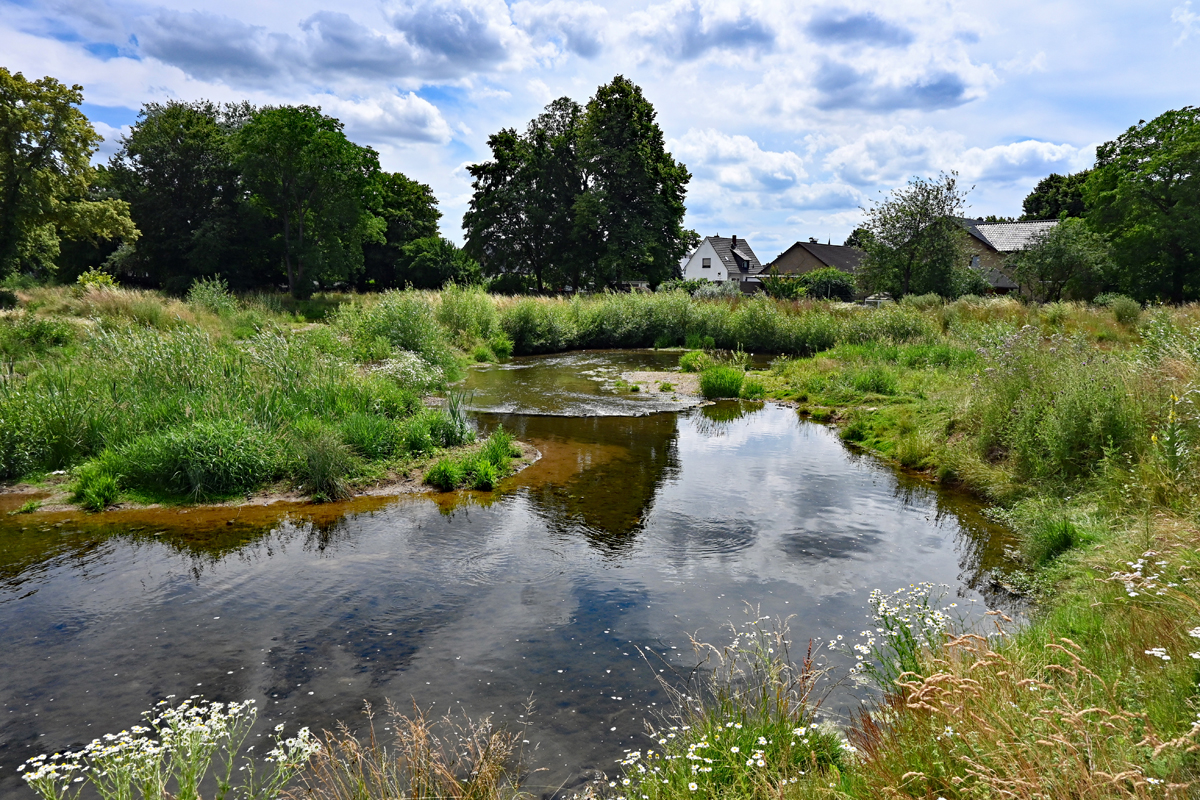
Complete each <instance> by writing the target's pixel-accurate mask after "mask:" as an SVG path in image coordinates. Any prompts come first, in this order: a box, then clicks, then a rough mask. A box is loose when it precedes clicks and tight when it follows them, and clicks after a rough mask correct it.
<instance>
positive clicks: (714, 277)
mask: <svg viewBox="0 0 1200 800" xmlns="http://www.w3.org/2000/svg"><path fill="white" fill-rule="evenodd" d="M706 258H710V259H712V261H711V262H710V263H711V264H712V266H711V267H709V268H708V269H705V268H704V266H703V264H704V259H706ZM683 277H684V279H685V280H689V281H693V280H700V279H704V280H710V281H715V282H718V283H720V282H723V281H725V280H726V279H727V278H728V265H727V264H724V263H722V261H721V259H720V257H718V256H717V251H716V250H714V249H713V246H712V244H711V243H710V242H709V241H708V240H707V239H705V240H704V241H703V242H701V243H700V246H699V247H698V248H696V252H695V253H692V257H691V258H690V259H688V262H687V264H686V265H685V266H684V268H683Z"/></svg>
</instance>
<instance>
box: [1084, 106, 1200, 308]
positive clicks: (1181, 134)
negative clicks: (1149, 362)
mask: <svg viewBox="0 0 1200 800" xmlns="http://www.w3.org/2000/svg"><path fill="white" fill-rule="evenodd" d="M1085 196H1086V200H1087V207H1088V212H1087V221H1088V224H1089V225H1090V226H1091V227H1092V228H1093V229H1094V230H1097V231H1099V232H1101V233H1106V234H1108V236H1109V241H1110V242H1112V246H1113V255H1114V258H1115V260H1116V262H1117V264H1118V265H1119V267H1120V270H1119V272H1118V280H1119V282H1120V284H1121V288H1122V289H1123V290H1124V291H1125V292H1126V293H1128V294H1130V295H1132V296H1134V297H1136V298H1138V299H1140V300H1151V299H1166V300H1169V301H1170V302H1172V303H1182V302H1184V300H1189V299H1195V298H1197V297H1200V109H1197V108H1194V107H1192V106H1186V107H1184V108H1181V109H1179V110H1177V111H1168V112H1166V113H1164V114H1161V115H1160V116H1158V117H1156V118H1155V119H1153V120H1151V121H1150V122H1145V121H1141V122H1139V123H1138V124H1137V125H1134V126H1133V127H1131V128H1129V130H1127V131H1125V133H1123V134H1121V135H1120V136H1118V137H1117V138H1116V139H1115V140H1113V141H1111V142H1105V143H1104V144H1102V145H1101V146H1100V147H1099V148H1097V149H1096V167H1095V169H1094V170H1093V171H1092V174H1091V175H1090V176H1089V177H1088V180H1087V184H1086V187H1085Z"/></svg>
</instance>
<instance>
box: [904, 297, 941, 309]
mask: <svg viewBox="0 0 1200 800" xmlns="http://www.w3.org/2000/svg"><path fill="white" fill-rule="evenodd" d="M944 304H945V301H944V300H943V299H942V296H941V295H940V294H934V293H933V292H930V293H929V294H909V295H905V296H904V297H902V298H900V305H902V306H905V307H907V308H915V309H917V310H918V311H928V310H929V309H931V308H941V307H942V306H943V305H944Z"/></svg>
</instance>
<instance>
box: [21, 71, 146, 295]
mask: <svg viewBox="0 0 1200 800" xmlns="http://www.w3.org/2000/svg"><path fill="white" fill-rule="evenodd" d="M82 102H83V87H82V86H79V85H75V86H69V87H68V86H65V85H64V84H62V83H59V82H58V81H56V80H55V79H54V78H49V77H46V78H42V79H40V80H37V81H30V80H27V79H26V78H25V76H24V75H22V74H21V73H20V72H17V73H12V72H9V71H8V70H7V69H5V68H4V67H0V276H2V275H5V274H7V273H9V272H12V271H14V270H18V269H37V270H42V271H50V270H52V269H53V264H54V259H55V258H56V257H57V256H58V253H59V242H60V237H66V238H70V239H86V240H95V239H97V238H101V239H123V240H127V241H132V240H134V239H136V238H137V235H138V231H137V228H136V227H135V226H134V224H133V221H132V220H131V219H130V217H129V206H128V204H126V203H124V202H122V201H120V200H117V199H114V198H109V197H100V198H97V197H94V196H89V191H88V190H89V186H90V184H91V183H92V181H93V180H94V178H95V175H96V170H95V169H94V168H93V167H92V166H91V163H90V162H91V157H92V154H93V153H94V152H95V151H96V146H97V145H98V144H99V143H100V141H101V137H100V136H99V135H98V134H97V133H96V131H95V129H94V128H92V125H91V123H90V122H88V119H87V117H86V116H84V114H83V112H81V111H80V110H79V108H78V107H77V106H79V105H80V104H81V103H82Z"/></svg>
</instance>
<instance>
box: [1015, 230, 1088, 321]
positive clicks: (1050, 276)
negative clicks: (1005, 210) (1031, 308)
mask: <svg viewBox="0 0 1200 800" xmlns="http://www.w3.org/2000/svg"><path fill="white" fill-rule="evenodd" d="M1009 266H1010V267H1011V269H1012V274H1013V277H1014V278H1015V279H1016V281H1017V283H1019V284H1020V285H1021V286H1022V287H1025V288H1027V289H1028V290H1029V292H1030V294H1032V295H1033V297H1034V298H1036V299H1038V300H1041V301H1042V302H1055V301H1058V300H1061V299H1063V297H1064V296H1065V297H1071V298H1075V299H1083V300H1090V299H1091V298H1092V297H1095V295H1096V294H1097V292H1099V291H1100V288H1101V286H1102V285H1103V283H1104V281H1105V279H1106V278H1107V276H1108V274H1109V272H1110V270H1111V266H1112V260H1111V258H1110V255H1109V247H1108V243H1107V242H1106V241H1105V240H1104V237H1103V236H1100V235H1099V234H1097V233H1095V232H1093V231H1091V230H1089V229H1088V227H1087V225H1086V224H1085V223H1084V221H1083V220H1082V219H1078V218H1072V217H1068V218H1067V219H1064V220H1063V221H1062V222H1060V223H1058V224H1057V225H1055V226H1054V227H1053V228H1050V229H1048V230H1045V231H1042V232H1040V233H1038V234H1037V235H1036V236H1035V237H1034V240H1033V243H1032V244H1031V245H1030V247H1029V248H1028V249H1027V250H1024V251H1022V252H1019V253H1015V254H1014V255H1013V256H1012V257H1011V258H1010V259H1009Z"/></svg>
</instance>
